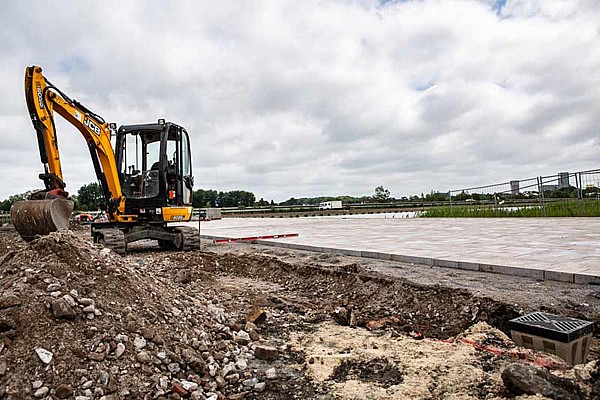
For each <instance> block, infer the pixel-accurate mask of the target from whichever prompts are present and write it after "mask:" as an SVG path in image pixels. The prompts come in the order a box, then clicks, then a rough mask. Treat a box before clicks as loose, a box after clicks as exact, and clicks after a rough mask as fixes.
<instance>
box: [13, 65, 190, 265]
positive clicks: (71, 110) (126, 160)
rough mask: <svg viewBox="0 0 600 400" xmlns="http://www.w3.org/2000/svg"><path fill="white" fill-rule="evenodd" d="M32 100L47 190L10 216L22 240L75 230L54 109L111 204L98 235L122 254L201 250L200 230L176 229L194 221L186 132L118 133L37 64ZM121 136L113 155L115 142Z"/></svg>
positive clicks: (130, 128)
mask: <svg viewBox="0 0 600 400" xmlns="http://www.w3.org/2000/svg"><path fill="white" fill-rule="evenodd" d="M25 97H26V100H27V107H28V109H29V115H30V117H31V121H32V122H33V127H34V128H35V131H36V134H37V140H38V145H39V151H40V158H41V161H42V164H43V165H44V172H43V173H42V174H40V175H39V178H40V179H41V180H42V181H43V182H44V185H45V189H43V190H40V191H38V192H35V193H34V194H33V195H32V196H31V198H30V200H26V201H20V202H16V203H15V204H13V206H12V208H11V219H12V221H13V225H14V226H15V228H16V230H17V232H19V234H20V235H21V237H23V239H25V240H27V241H30V240H32V239H33V238H35V236H36V235H45V234H48V233H50V232H52V231H56V230H58V229H61V228H66V227H68V221H69V217H70V215H71V212H72V210H73V202H72V201H70V200H67V196H68V193H67V192H65V191H64V189H65V187H66V184H65V182H64V181H63V174H62V170H61V162H60V156H59V152H58V141H57V136H56V128H55V125H54V111H56V112H57V113H58V114H60V115H61V116H62V117H64V118H65V119H66V120H67V121H68V122H70V123H71V124H73V125H74V126H75V127H76V128H77V129H78V130H79V131H80V132H81V134H82V135H83V137H84V139H85V140H86V142H87V145H88V148H89V152H90V156H91V159H92V164H93V166H94V170H95V172H96V178H97V179H98V182H99V184H100V187H101V188H102V193H103V196H104V201H103V202H102V204H101V205H100V209H101V210H103V211H104V212H105V214H106V217H107V218H106V219H107V221H104V222H98V221H95V222H92V224H91V231H92V238H93V240H94V242H96V243H102V244H104V245H105V246H106V247H109V248H111V249H113V250H114V251H115V252H117V253H121V254H123V253H125V252H126V251H127V244H128V243H131V242H134V241H137V240H142V239H154V240H158V244H159V245H160V247H161V248H165V249H172V250H194V249H198V248H199V247H200V235H199V232H198V230H197V229H195V228H193V227H187V226H171V225H172V224H170V223H174V222H186V221H189V220H190V219H191V216H192V205H191V203H192V188H193V184H194V179H193V177H192V161H191V149H190V140H189V136H188V133H187V132H186V130H185V129H184V128H182V127H181V126H178V125H176V124H174V123H171V122H165V120H164V119H159V120H158V123H151V124H140V125H123V126H121V127H119V129H118V130H117V129H116V125H115V124H114V123H111V124H108V123H107V122H105V121H104V119H103V118H102V117H100V116H99V115H97V114H94V113H93V112H92V111H90V110H89V109H87V108H86V107H84V106H83V105H82V104H80V103H79V102H77V101H76V100H72V99H70V98H69V97H67V96H66V95H65V94H64V93H62V92H61V91H60V90H59V89H58V88H57V87H56V86H54V85H53V84H52V83H50V82H49V81H48V80H47V79H46V78H45V77H44V75H43V74H42V68H40V67H38V66H32V67H28V68H27V69H26V71H25ZM112 136H116V140H115V143H116V144H115V148H114V150H113V147H112V144H111V137H112Z"/></svg>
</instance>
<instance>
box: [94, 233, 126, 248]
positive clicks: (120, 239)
mask: <svg viewBox="0 0 600 400" xmlns="http://www.w3.org/2000/svg"><path fill="white" fill-rule="evenodd" d="M99 233H100V236H99V238H98V243H100V244H102V245H103V246H104V247H108V248H109V249H111V250H113V251H114V252H115V253H117V254H125V253H127V242H126V241H125V234H124V233H123V232H122V231H120V230H119V229H117V228H106V229H101V230H100V231H99Z"/></svg>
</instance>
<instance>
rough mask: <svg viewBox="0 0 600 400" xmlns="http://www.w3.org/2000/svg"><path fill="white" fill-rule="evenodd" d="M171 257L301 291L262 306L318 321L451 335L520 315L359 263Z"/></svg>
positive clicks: (501, 323) (504, 328)
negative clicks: (291, 298)
mask: <svg viewBox="0 0 600 400" xmlns="http://www.w3.org/2000/svg"><path fill="white" fill-rule="evenodd" d="M165 256H166V255H165ZM168 256H169V257H170V258H171V260H172V261H173V263H174V264H176V265H186V266H187V267H186V268H192V269H194V266H195V265H201V264H202V265H203V272H204V273H208V274H209V275H215V276H219V275H229V276H231V275H234V276H238V277H244V278H251V279H257V280H262V281H267V282H272V283H274V284H277V285H279V286H281V287H282V291H283V293H286V292H287V293H294V294H296V298H295V300H294V301H293V302H290V301H289V298H287V297H286V296H281V295H278V294H275V295H270V296H267V298H266V299H263V303H262V304H259V305H261V306H271V307H272V306H274V305H277V304H280V307H281V304H282V303H283V305H285V306H286V307H287V308H290V307H293V308H295V309H296V311H297V312H298V313H300V314H301V313H303V312H309V311H310V312H311V320H312V321H313V322H319V321H322V320H324V319H326V318H327V317H328V316H331V317H333V318H334V319H335V320H336V322H338V323H339V324H341V325H350V326H358V327H366V328H368V329H370V330H378V329H382V328H387V329H393V330H397V331H399V332H400V331H401V332H406V333H411V334H413V335H416V336H418V337H430V338H437V339H447V338H450V337H453V336H456V335H457V334H459V333H461V332H463V331H464V330H465V329H467V328H468V327H469V326H471V325H473V324H475V323H477V322H479V321H484V322H487V323H488V324H489V325H491V326H493V327H495V328H497V329H499V330H501V331H503V332H505V333H506V332H508V321H509V320H510V319H512V318H515V317H517V316H519V313H518V311H517V309H516V308H515V307H513V306H511V305H508V304H505V303H501V302H498V301H495V300H492V299H490V298H486V297H476V296H474V295H473V294H471V293H469V292H468V291H467V290H463V289H454V288H448V287H442V286H439V285H431V286H427V285H421V284H415V283H412V282H409V281H407V280H405V279H402V278H393V277H388V276H383V275H381V274H377V273H372V272H368V271H366V270H364V269H363V268H362V267H361V266H360V265H357V264H350V265H340V266H337V265H336V266H323V265H319V264H311V265H302V264H291V263H287V262H283V261H281V260H278V259H276V258H274V257H268V256H262V255H244V256H240V255H235V254H220V255H217V254H215V253H210V252H208V253H202V255H200V253H184V254H172V253H171V254H169V255H168ZM298 294H299V296H298ZM282 298H283V299H282Z"/></svg>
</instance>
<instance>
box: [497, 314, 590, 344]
mask: <svg viewBox="0 0 600 400" xmlns="http://www.w3.org/2000/svg"><path fill="white" fill-rule="evenodd" d="M508 327H509V328H510V329H511V330H514V331H519V332H523V333H529V334H530V335H536V336H541V337H544V338H548V339H553V340H558V341H559V342H563V343H570V342H572V341H573V340H576V339H578V338H580V337H582V336H585V335H587V334H589V333H592V332H594V323H593V322H590V321H584V320H581V319H576V318H570V317H564V316H562V315H554V314H548V313H543V312H534V313H531V314H527V315H523V316H521V317H518V318H515V319H511V320H510V321H508Z"/></svg>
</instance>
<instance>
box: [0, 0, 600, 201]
mask: <svg viewBox="0 0 600 400" xmlns="http://www.w3.org/2000/svg"><path fill="white" fill-rule="evenodd" d="M597 6H598V2H597V1H596V0H581V1H575V0H573V1H569V0H562V1H552V2H548V1H542V0H530V1H525V0H507V1H491V0H481V1H475V0H464V1H443V2H441V1H435V0H426V1H400V2H376V1H373V2H371V1H367V0H364V1H337V2H318V1H302V2H297V1H296V2H293V1H272V2H271V1H248V2H244V3H243V5H240V4H239V3H236V4H234V3H223V4H215V3H214V2H201V1H176V2H162V1H152V2H142V1H128V2H116V1H104V2H95V3H81V2H77V1H63V2H61V3H60V4H54V3H45V4H44V5H43V6H42V5H40V4H39V3H38V2H33V1H22V2H13V3H8V4H5V5H3V13H2V14H1V15H0V23H1V24H0V34H2V37H4V38H5V40H3V41H2V42H1V43H0V50H1V51H0V73H1V74H2V75H1V76H2V77H3V79H2V80H0V91H1V92H2V93H3V96H2V98H1V99H0V124H1V125H0V126H2V131H3V132H2V134H1V135H0V156H1V157H0V160H2V161H1V162H0V164H1V165H2V168H3V171H7V172H6V173H5V175H4V177H3V179H2V183H3V185H2V186H1V190H0V197H2V198H3V197H7V196H8V195H10V194H12V193H17V192H22V191H25V190H27V189H30V188H33V187H36V186H38V187H39V186H40V183H41V182H39V181H38V180H37V173H38V172H39V171H41V165H40V163H39V156H38V154H37V144H36V142H35V135H34V131H33V128H32V127H31V123H30V121H29V119H28V115H27V111H26V107H25V104H24V95H23V93H22V91H23V89H22V84H23V72H24V68H25V66H27V65H31V64H37V65H41V66H42V67H43V68H44V71H45V73H46V75H47V77H48V78H49V79H50V80H51V81H52V82H53V83H55V84H56V85H57V86H58V87H59V88H61V90H63V91H64V92H65V93H67V94H68V95H70V96H71V97H72V98H76V99H78V100H79V101H82V102H83V103H84V104H85V105H86V106H88V107H89V108H90V109H92V110H94V111H95V112H96V113H98V114H100V115H102V116H103V117H104V118H105V119H106V120H107V121H115V122H117V123H119V124H129V123H143V122H151V121H155V120H156V119H157V118H163V117H164V118H166V119H168V120H171V121H174V122H177V123H179V124H181V125H183V126H185V127H186V128H187V129H188V131H189V132H190V134H191V135H192V148H193V151H194V174H195V176H196V180H195V181H196V185H197V186H198V187H202V188H216V189H219V190H232V189H245V190H250V191H253V192H254V193H255V194H256V195H257V197H258V198H260V197H263V198H266V199H271V198H273V199H275V200H277V201H281V200H285V199H287V198H289V197H292V196H293V197H302V196H312V195H327V194H329V195H335V194H351V195H365V194H371V193H372V192H373V188H374V187H375V186H378V185H380V184H383V185H384V186H385V187H386V188H388V189H389V190H390V191H391V192H392V195H394V196H396V197H400V196H403V195H410V194H414V193H421V192H429V191H430V190H432V189H434V190H442V191H446V190H448V189H453V188H460V187H465V186H472V185H478V184H487V183H493V182H504V181H508V180H510V179H514V178H523V177H529V176H537V175H540V174H551V173H555V172H558V171H559V170H561V171H562V170H568V171H575V170H583V169H589V168H594V167H596V166H597V165H596V164H595V163H596V162H597V159H598V140H597V137H598V132H599V130H600V124H599V123H598V122H597V120H598V118H597V116H598V115H599V114H600V113H599V111H600V105H599V104H600V95H599V94H598V90H597V88H598V87H599V86H600V40H599V36H600V21H599V20H598V19H597V18H595V15H597V14H595V10H596V9H597ZM58 127H59V128H60V137H59V144H60V147H61V155H62V159H63V164H64V168H63V170H64V173H65V180H66V181H67V183H68V188H69V189H70V190H71V191H72V192H73V191H76V189H77V188H78V187H79V186H80V185H81V184H84V183H87V182H91V181H94V180H95V176H94V173H93V169H92V167H91V162H90V160H89V159H88V158H89V157H88V155H87V150H86V148H85V144H84V143H83V139H81V138H80V137H79V134H78V132H76V131H75V130H74V129H73V128H72V127H70V126H69V125H68V124H66V123H61V124H60V125H58ZM11 171H14V172H11Z"/></svg>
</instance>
